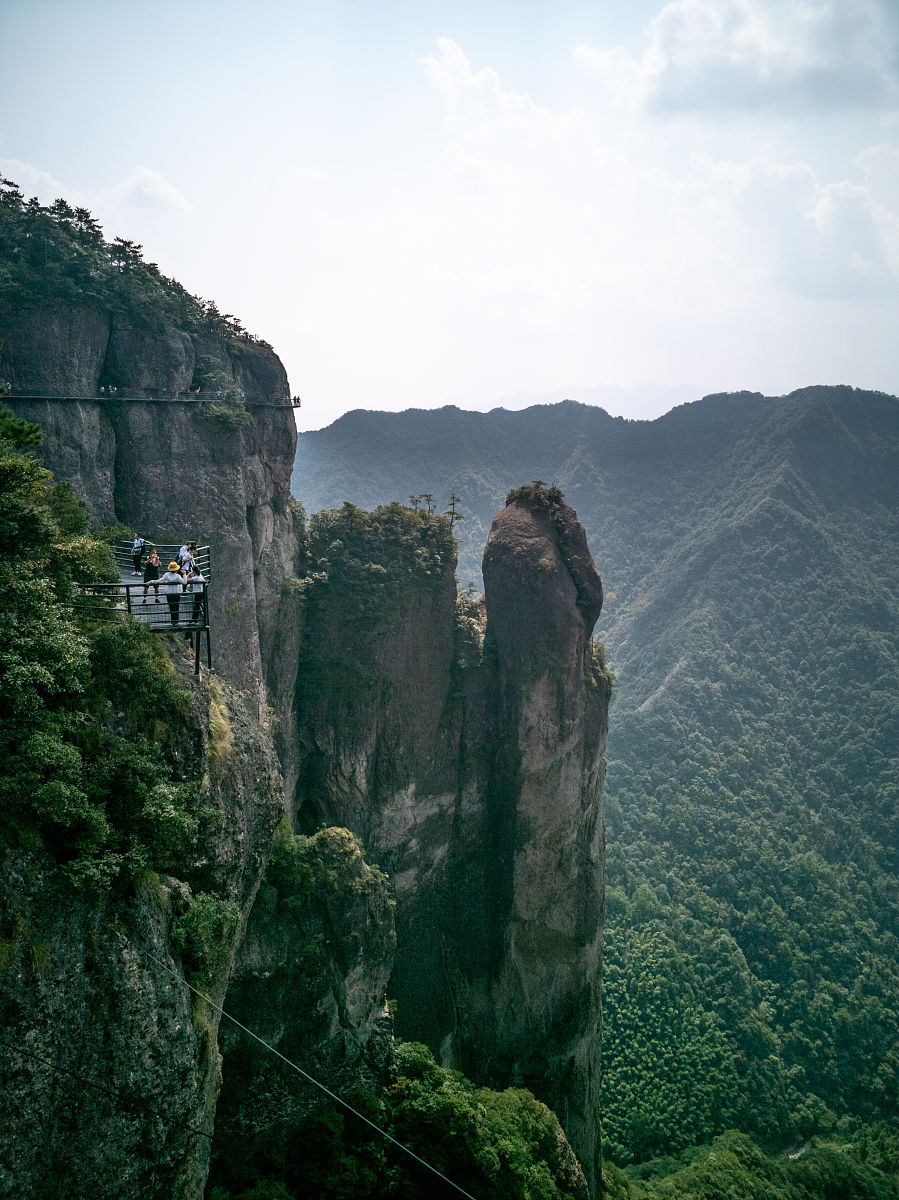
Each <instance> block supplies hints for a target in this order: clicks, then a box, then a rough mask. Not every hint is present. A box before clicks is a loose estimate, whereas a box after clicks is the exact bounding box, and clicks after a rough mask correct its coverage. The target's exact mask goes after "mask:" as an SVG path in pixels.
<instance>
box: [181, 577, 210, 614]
mask: <svg viewBox="0 0 899 1200" xmlns="http://www.w3.org/2000/svg"><path fill="white" fill-rule="evenodd" d="M205 584H206V580H205V578H204V576H203V572H202V571H201V570H200V568H199V567H195V568H194V570H193V572H192V573H191V574H190V575H188V577H187V584H186V585H185V588H184V590H185V591H186V592H192V593H193V597H194V611H193V616H192V622H193V624H194V625H205V624H206V622H205V621H203V620H202V619H201V618H202V616H203V589H204V587H205Z"/></svg>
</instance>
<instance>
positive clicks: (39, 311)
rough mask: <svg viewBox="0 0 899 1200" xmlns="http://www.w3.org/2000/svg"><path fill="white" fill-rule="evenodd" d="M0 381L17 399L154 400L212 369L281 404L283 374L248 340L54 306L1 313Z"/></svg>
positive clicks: (224, 381)
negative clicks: (103, 396) (114, 392)
mask: <svg viewBox="0 0 899 1200" xmlns="http://www.w3.org/2000/svg"><path fill="white" fill-rule="evenodd" d="M2 335H3V341H2V345H0V379H2V380H3V382H5V383H9V384H11V385H12V390H13V393H14V394H18V395H23V396H75V397H84V396H87V397H91V396H95V395H97V391H98V388H99V387H100V386H101V385H104V386H108V385H112V386H115V387H118V388H122V389H125V388H127V389H128V392H129V394H134V393H135V392H137V393H141V392H142V393H144V394H146V395H147V396H158V395H160V394H163V395H165V394H168V393H172V392H183V391H186V390H187V389H188V388H190V387H192V386H196V380H195V375H196V374H197V372H198V371H202V372H205V373H208V372H210V371H214V372H215V374H216V377H217V379H218V380H220V381H221V382H220V383H219V384H218V386H222V385H225V386H227V385H228V384H229V383H230V384H233V385H235V386H236V387H238V388H240V389H241V390H242V391H243V393H244V395H245V396H246V398H247V399H248V400H251V401H260V400H276V399H282V400H285V399H287V398H288V397H289V395H290V391H289V387H288V382H287V374H286V372H285V370H284V367H283V365H282V364H281V361H280V359H279V358H278V356H277V355H276V354H274V353H273V352H272V351H271V349H270V348H269V347H268V346H266V345H264V344H262V343H259V342H255V341H252V340H250V339H248V338H241V337H225V336H216V335H212V334H209V335H202V334H200V335H196V334H195V335H190V334H187V333H185V332H184V331H183V330H181V329H177V328H175V327H174V326H172V325H168V324H166V323H164V322H162V323H158V324H152V325H149V326H147V325H139V324H135V323H134V322H133V321H131V320H129V319H128V318H127V317H126V316H124V315H123V314H121V313H117V312H111V311H108V310H106V309H104V308H101V307H87V306H81V307H76V306H71V305H57V306H44V307H40V306H39V307H32V308H23V309H20V310H18V311H15V312H8V313H4V314H3V327H2Z"/></svg>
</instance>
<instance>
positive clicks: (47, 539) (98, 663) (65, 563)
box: [0, 410, 198, 890]
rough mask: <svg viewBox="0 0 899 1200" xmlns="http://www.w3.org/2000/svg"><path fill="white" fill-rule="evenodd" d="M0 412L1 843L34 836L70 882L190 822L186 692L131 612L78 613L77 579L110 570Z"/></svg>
mask: <svg viewBox="0 0 899 1200" xmlns="http://www.w3.org/2000/svg"><path fill="white" fill-rule="evenodd" d="M39 438H40V431H39V429H38V427H37V426H36V425H32V424H30V423H29V422H27V421H19V420H16V419H15V418H12V417H11V416H10V415H9V414H8V413H5V412H3V411H2V410H0V593H2V595H3V605H2V610H0V764H2V765H0V842H2V844H3V845H6V846H8V845H10V844H19V843H21V842H23V841H24V842H25V843H26V844H27V843H28V842H29V841H33V840H34V838H35V837H38V838H39V840H40V842H41V843H42V844H43V845H44V846H46V847H47V848H48V849H49V850H50V851H51V853H52V854H53V855H54V856H55V857H56V858H57V859H58V861H59V863H60V865H61V867H62V871H63V874H64V875H65V876H67V877H68V879H69V880H70V882H71V883H72V884H73V885H75V886H78V887H87V888H91V889H100V890H103V889H105V888H107V887H108V886H109V885H110V884H112V883H113V882H114V881H115V880H117V879H118V878H120V877H125V878H130V879H133V878H135V877H136V875H138V874H139V873H140V872H141V871H142V870H144V869H145V868H146V867H148V866H149V865H151V864H154V865H160V864H163V865H164V864H167V863H168V862H170V861H171V859H172V857H173V855H175V856H177V854H178V852H179V851H180V850H182V849H183V846H184V844H185V842H186V841H187V840H189V839H190V837H191V836H192V835H193V834H195V833H196V830H197V825H198V821H197V816H196V813H195V811H194V810H195V809H196V808H197V792H198V789H197V786H196V784H192V783H184V782H182V781H181V780H180V779H178V778H177V777H176V775H175V772H174V764H173V763H172V762H171V761H170V756H169V754H168V751H169V750H170V749H171V747H172V746H173V745H175V744H176V743H177V741H178V739H179V737H180V736H181V735H182V732H183V726H184V723H185V718H186V716H187V713H188V711H189V707H190V695H189V693H188V692H187V691H186V690H185V689H184V688H183V687H182V686H181V685H180V683H179V682H178V680H177V677H176V675H175V672H174V670H173V668H172V666H171V664H170V662H169V660H168V659H167V658H166V656H165V654H164V653H163V652H162V650H161V648H160V646H159V644H158V643H157V642H156V641H155V640H154V639H153V638H152V637H151V636H150V634H149V633H148V632H147V631H145V630H144V629H143V628H142V627H141V626H139V625H138V624H136V623H130V622H129V623H127V624H120V623H113V624H108V625H105V624H103V623H100V624H93V625H85V624H84V623H83V622H81V621H79V620H77V619H76V615H75V613H74V612H73V609H72V607H71V600H72V596H73V592H74V587H75V583H76V582H78V581H81V582H92V581H95V580H98V579H99V580H102V579H109V578H111V577H114V576H115V575H116V574H117V573H118V571H117V567H116V565H115V561H114V559H113V557H112V552H111V551H110V549H109V547H108V545H107V544H106V542H105V541H104V540H103V539H102V538H98V537H95V536H93V535H91V534H90V533H89V532H88V528H87V521H86V518H85V515H84V508H83V505H81V504H80V503H79V502H78V501H77V500H76V499H75V497H74V496H73V494H72V492H71V490H70V489H69V488H68V486H67V485H65V484H54V483H53V481H52V478H51V476H50V473H49V472H48V471H45V470H44V469H43V468H42V467H40V465H39V464H38V462H37V460H36V459H35V458H34V457H33V455H31V454H30V453H28V452H27V449H28V447H29V446H31V445H34V444H35V443H36V442H37V441H38V440H39Z"/></svg>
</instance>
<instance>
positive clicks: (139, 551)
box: [131, 533, 147, 575]
mask: <svg viewBox="0 0 899 1200" xmlns="http://www.w3.org/2000/svg"><path fill="white" fill-rule="evenodd" d="M146 544H147V543H146V542H145V541H144V539H143V538H142V537H141V536H140V535H139V534H137V533H136V534H135V535H134V545H133V546H132V547H131V561H132V562H133V563H134V574H135V575H140V560H141V559H142V558H143V556H144V546H146Z"/></svg>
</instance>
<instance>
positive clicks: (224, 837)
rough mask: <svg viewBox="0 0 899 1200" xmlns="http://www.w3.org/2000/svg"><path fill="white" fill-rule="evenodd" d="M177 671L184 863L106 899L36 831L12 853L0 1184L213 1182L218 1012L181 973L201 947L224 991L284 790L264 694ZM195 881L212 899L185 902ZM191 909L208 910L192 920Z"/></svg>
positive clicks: (208, 977)
mask: <svg viewBox="0 0 899 1200" xmlns="http://www.w3.org/2000/svg"><path fill="white" fill-rule="evenodd" d="M185 669H186V670H187V671H188V672H189V671H190V666H189V665H186V667H185ZM184 683H185V686H187V687H189V688H190V689H191V690H192V693H193V709H192V713H191V717H190V720H189V723H188V729H187V732H186V735H185V737H184V739H183V741H182V744H181V745H180V746H178V747H176V749H175V751H174V753H175V756H176V758H177V761H178V765H179V767H180V770H181V772H182V773H183V777H185V778H190V779H196V780H202V784H201V788H200V794H199V798H198V803H197V813H198V817H199V828H198V830H197V834H196V837H195V838H194V839H193V841H192V843H191V846H190V848H189V851H188V852H187V853H186V854H182V855H181V856H179V860H178V861H177V863H175V862H173V863H172V864H171V866H172V867H173V868H174V867H177V871H178V876H177V877H175V876H173V875H172V876H169V875H156V874H153V873H149V872H148V873H147V874H146V875H145V876H144V878H143V879H142V881H140V882H139V884H138V885H137V887H136V888H132V887H129V888H125V889H124V890H113V892H111V893H106V894H105V895H104V896H103V898H102V899H101V900H100V901H99V902H98V899H97V897H96V896H95V895H93V894H91V893H84V892H79V891H76V890H75V889H74V888H73V887H72V886H71V884H69V883H68V882H67V881H66V880H65V878H64V877H63V876H62V875H61V873H60V871H59V868H58V866H57V865H56V864H55V862H54V860H53V859H52V858H51V856H50V855H49V854H48V853H47V852H46V851H45V850H43V849H42V848H41V847H40V846H39V845H38V844H35V845H32V846H28V845H21V846H19V847H17V848H14V849H10V850H8V851H7V853H6V854H5V856H4V860H3V863H2V870H0V912H2V913H3V919H2V929H0V1023H2V1026H3V1032H2V1046H0V1057H2V1074H3V1080H4V1085H3V1088H2V1090H0V1125H2V1127H3V1146H2V1152H0V1196H5V1197H7V1196H8V1197H10V1200H18V1198H20V1197H23V1196H34V1197H41V1196H48V1197H49V1196H51V1195H52V1196H57V1195H62V1194H65V1195H70V1196H78V1197H84V1196H93V1197H96V1198H97V1200H106V1198H108V1200H119V1198H133V1200H145V1198H146V1197H148V1196H160V1197H162V1196H172V1197H178V1198H183V1200H198V1198H199V1197H200V1196H201V1195H202V1193H203V1186H204V1183H205V1179H206V1173H207V1169H208V1161H209V1147H210V1140H211V1134H212V1127H213V1121H214V1115H215V1101H216V1096H217V1094H218V1089H219V1083H220V1056H219V1051H218V1047H217V1031H218V1024H219V1018H218V1013H217V1012H216V1010H215V1009H213V1008H211V1007H210V1006H209V1005H208V1004H206V1003H205V1002H203V1001H201V1000H199V999H198V998H197V997H196V996H194V995H193V994H192V993H191V992H190V991H189V990H188V988H187V987H185V985H184V983H183V981H182V980H181V978H180V977H182V976H183V974H184V973H185V971H190V965H189V964H190V963H191V962H192V963H193V964H194V967H195V968H196V967H197V966H198V965H200V967H201V971H200V976H199V977H198V976H197V975H196V974H195V978H196V979H197V982H198V983H199V984H200V985H201V986H202V989H203V990H204V991H205V992H207V994H209V995H210V997H211V999H212V1000H213V1001H215V1002H216V1003H221V1001H222V998H223V995H224V991H225V985H226V981H227V979H228V976H229V973H230V969H231V964H232V962H233V958H234V953H235V949H236V946H237V943H238V941H239V939H240V935H241V932H242V928H243V924H244V921H245V915H246V913H247V911H248V910H249V908H250V905H251V903H252V899H253V897H254V895H255V892H256V888H257V886H258V882H259V877H260V874H261V871H262V868H263V865H264V863H265V860H266V857H267V855H268V852H269V848H270V845H271V839H272V833H273V831H274V828H275V825H276V823H277V821H278V820H279V818H280V816H281V814H282V812H283V802H282V794H281V790H280V778H279V772H278V765H277V761H276V759H275V756H274V754H273V753H272V750H271V745H270V743H269V742H267V740H266V739H265V738H264V737H260V730H259V725H258V719H257V714H256V711H255V704H254V703H252V702H249V703H248V700H247V698H246V697H245V696H243V695H241V694H240V693H238V692H236V691H234V690H233V689H230V688H228V687H227V686H225V685H222V684H215V683H210V682H208V681H204V682H203V683H199V682H196V681H194V680H193V677H192V676H191V675H189V674H188V675H187V676H186V678H185V680H184ZM223 730H224V731H226V732H223ZM198 896H199V897H200V901H201V902H203V898H206V901H205V903H206V904H207V907H206V908H205V909H203V908H202V904H201V907H199V908H196V907H195V908H192V905H194V904H195V903H196V897H198ZM191 911H193V912H194V913H197V912H201V911H202V912H205V913H206V914H207V916H206V921H205V925H201V926H198V925H197V924H196V922H195V923H194V924H193V925H191V922H190V916H189V914H190V913H191ZM216 913H219V914H222V917H223V919H222V920H220V921H217V920H214V919H212V916H210V914H212V915H213V916H214V914H216ZM228 914H230V916H228ZM226 916H228V919H224V918H225V917H226ZM179 927H180V929H181V933H180V935H179Z"/></svg>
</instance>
